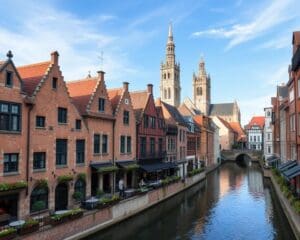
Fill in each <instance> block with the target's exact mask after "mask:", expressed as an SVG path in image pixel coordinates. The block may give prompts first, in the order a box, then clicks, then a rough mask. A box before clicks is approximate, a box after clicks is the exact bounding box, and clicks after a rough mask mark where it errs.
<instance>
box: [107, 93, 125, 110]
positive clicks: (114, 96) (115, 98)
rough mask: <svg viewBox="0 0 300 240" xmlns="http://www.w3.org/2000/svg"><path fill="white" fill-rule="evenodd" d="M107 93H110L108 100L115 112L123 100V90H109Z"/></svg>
mask: <svg viewBox="0 0 300 240" xmlns="http://www.w3.org/2000/svg"><path fill="white" fill-rule="evenodd" d="M107 93H108V98H109V100H110V102H111V106H112V108H113V111H115V110H116V108H117V107H118V104H119V102H120V98H121V96H122V93H123V88H115V89H108V90H107Z"/></svg>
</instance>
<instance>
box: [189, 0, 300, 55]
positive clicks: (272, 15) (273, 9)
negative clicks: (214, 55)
mask: <svg viewBox="0 0 300 240" xmlns="http://www.w3.org/2000/svg"><path fill="white" fill-rule="evenodd" d="M296 2H297V0H284V1H282V0H274V1H272V3H271V4H270V5H269V6H268V7H266V8H265V9H262V10H261V11H260V12H259V13H258V14H257V15H256V16H254V17H253V19H252V21H250V22H248V23H244V24H235V25H232V26H231V27H230V28H212V29H208V30H204V31H198V32H194V33H192V36H194V37H201V36H210V37H217V38H225V39H229V44H228V46H227V48H226V49H227V50H228V49H231V48H232V47H235V46H237V45H239V44H241V43H244V42H247V41H249V40H252V39H254V38H256V37H258V36H261V35H263V34H265V33H266V32H267V31H268V30H270V29H272V28H274V27H276V26H278V25H279V24H282V23H285V22H288V21H289V20H291V19H294V18H295V17H296V16H299V13H296V12H295V11H293V8H294V6H296V5H297V3H296ZM291 9H292V11H291Z"/></svg>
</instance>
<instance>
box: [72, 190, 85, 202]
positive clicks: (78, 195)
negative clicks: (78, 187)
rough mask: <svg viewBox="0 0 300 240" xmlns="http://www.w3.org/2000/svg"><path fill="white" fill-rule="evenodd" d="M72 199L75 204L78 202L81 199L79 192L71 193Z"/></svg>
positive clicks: (81, 195)
mask: <svg viewBox="0 0 300 240" xmlns="http://www.w3.org/2000/svg"><path fill="white" fill-rule="evenodd" d="M73 199H74V200H75V201H76V202H80V201H81V200H82V199H83V194H82V193H81V192H74V193H73Z"/></svg>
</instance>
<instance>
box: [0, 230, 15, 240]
mask: <svg viewBox="0 0 300 240" xmlns="http://www.w3.org/2000/svg"><path fill="white" fill-rule="evenodd" d="M16 236H17V230H16V229H15V228H7V229H4V230H1V231H0V240H11V239H14V238H15V237H16Z"/></svg>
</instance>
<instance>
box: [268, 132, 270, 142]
mask: <svg viewBox="0 0 300 240" xmlns="http://www.w3.org/2000/svg"><path fill="white" fill-rule="evenodd" d="M268 140H269V141H270V140H271V133H268Z"/></svg>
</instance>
